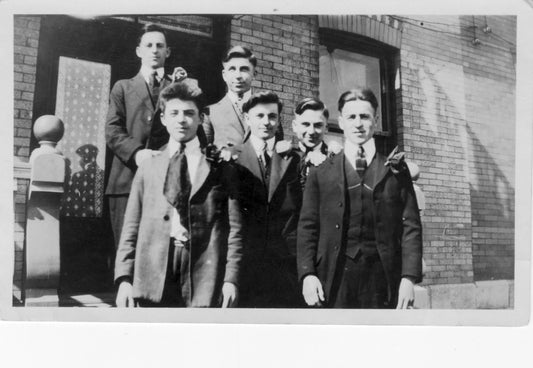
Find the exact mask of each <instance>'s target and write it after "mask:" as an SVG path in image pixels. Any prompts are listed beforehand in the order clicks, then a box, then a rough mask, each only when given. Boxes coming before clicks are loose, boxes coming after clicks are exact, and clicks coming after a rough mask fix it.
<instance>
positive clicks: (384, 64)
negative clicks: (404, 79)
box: [318, 28, 399, 139]
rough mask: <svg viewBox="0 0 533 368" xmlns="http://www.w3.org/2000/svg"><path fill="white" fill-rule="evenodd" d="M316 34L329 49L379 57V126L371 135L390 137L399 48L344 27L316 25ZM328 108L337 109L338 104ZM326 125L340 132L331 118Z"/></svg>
mask: <svg viewBox="0 0 533 368" xmlns="http://www.w3.org/2000/svg"><path fill="white" fill-rule="evenodd" d="M318 34H319V43H320V45H322V46H325V47H326V48H327V50H328V51H329V52H333V50H335V49H340V50H344V51H348V52H353V53H357V54H361V55H366V56H370V57H374V58H378V59H379V69H380V76H381V80H380V85H381V90H380V91H379V92H380V94H381V106H380V113H381V124H382V130H381V131H375V132H374V135H375V136H383V138H385V139H387V138H392V137H393V136H394V128H395V127H394V119H395V115H396V114H395V112H396V108H395V101H396V98H395V88H394V82H395V77H396V75H395V74H396V70H397V69H398V67H397V65H396V60H397V56H398V52H399V50H398V49H397V48H395V47H392V46H389V45H387V44H385V43H382V42H379V41H376V40H373V39H371V38H368V37H365V36H361V35H357V34H354V33H349V32H345V31H339V30H334V29H329V28H319V32H318ZM374 92H376V91H374ZM331 108H335V109H336V108H337V107H336V106H335V107H331ZM328 129H329V131H331V132H333V133H342V130H341V129H340V127H339V125H338V123H335V124H332V123H331V122H330V123H329V126H328Z"/></svg>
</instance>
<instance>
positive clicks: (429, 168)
mask: <svg viewBox="0 0 533 368" xmlns="http://www.w3.org/2000/svg"><path fill="white" fill-rule="evenodd" d="M410 73H411V74H412V76H411V78H410V83H411V85H410V87H411V88H413V89H414V90H416V89H418V90H419V91H420V92H419V93H420V95H421V97H419V98H421V100H420V101H416V100H413V105H412V106H411V105H410V104H409V103H408V104H405V105H406V107H405V109H406V110H407V111H406V113H405V115H406V116H405V117H404V119H405V120H407V121H408V122H409V123H408V124H409V125H407V127H404V128H402V131H405V132H407V131H408V130H409V129H410V128H412V129H413V132H416V131H417V130H419V129H420V130H421V131H424V130H425V131H426V132H425V134H424V133H423V134H421V135H420V136H419V138H417V141H416V142H415V143H414V144H413V146H412V148H411V151H412V152H413V153H414V154H415V158H414V159H415V161H417V162H418V163H419V164H420V166H421V180H420V181H419V184H420V185H421V187H422V189H423V190H424V192H425V193H426V199H427V204H428V206H427V210H426V215H425V216H424V219H423V221H424V250H425V252H426V254H425V256H424V258H425V260H426V263H427V266H428V273H427V277H426V282H427V283H464V282H472V281H479V280H490V279H513V275H514V187H513V185H512V184H511V183H510V182H509V181H508V180H507V179H506V176H505V174H504V172H503V171H502V166H501V165H505V164H506V161H505V159H502V158H498V157H496V159H495V158H494V156H493V154H494V153H493V154H491V152H489V150H488V149H487V147H485V145H484V144H483V143H482V142H481V140H480V139H479V138H478V137H477V136H476V133H475V132H474V130H473V129H472V127H471V126H469V124H471V123H477V122H474V121H470V119H471V118H472V117H473V116H472V115H470V116H469V113H468V111H469V109H470V107H469V101H467V98H468V96H467V93H466V92H465V91H470V90H476V89H477V90H479V89H482V88H480V86H481V87H483V84H479V83H481V82H478V81H477V80H475V79H474V80H470V79H467V78H465V74H464V71H463V67H462V65H458V64H453V63H446V62H441V63H439V62H435V63H434V62H433V61H432V60H430V61H429V62H426V61H424V60H422V61H417V62H414V63H413V67H412V69H411V70H410ZM483 92H485V93H487V92H486V91H480V93H483ZM406 102H407V101H406ZM417 105H418V106H417ZM415 106H416V107H415ZM411 107H412V109H411V111H409V109H410V108H411ZM480 108H483V106H481V107H480ZM486 108H488V106H487V107H486ZM475 113H476V112H475V111H472V112H471V114H475ZM489 124H490V122H489ZM489 124H487V126H486V127H484V129H489V128H490V125H489ZM421 125H423V126H421ZM428 130H429V132H428ZM492 132H493V133H492V134H493V135H497V134H498V133H497V131H496V130H495V129H493V130H492ZM409 133H411V132H409ZM428 133H429V134H428ZM415 134H416V133H415ZM489 134H490V133H489ZM400 140H401V139H400ZM513 147H514V146H513ZM489 148H490V149H491V151H492V152H494V150H495V148H494V147H489ZM496 149H498V148H497V147H496ZM501 149H503V148H501ZM507 172H509V170H507ZM424 174H426V175H427V176H425V175H424ZM444 178H446V179H444ZM466 184H468V185H467V186H466Z"/></svg>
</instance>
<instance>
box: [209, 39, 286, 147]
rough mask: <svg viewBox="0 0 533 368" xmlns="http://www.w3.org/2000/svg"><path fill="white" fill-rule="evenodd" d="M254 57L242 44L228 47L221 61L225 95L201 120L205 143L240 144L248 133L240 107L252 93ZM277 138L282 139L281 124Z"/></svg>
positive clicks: (217, 144) (254, 72)
mask: <svg viewBox="0 0 533 368" xmlns="http://www.w3.org/2000/svg"><path fill="white" fill-rule="evenodd" d="M256 67H257V58H256V57H255V55H254V54H253V53H252V51H251V50H250V49H249V48H247V47H244V46H234V47H231V48H230V49H229V50H228V52H227V53H226V55H225V57H224V59H223V60H222V79H224V82H225V83H226V86H227V93H226V95H225V96H224V97H223V98H222V99H221V100H220V101H218V102H217V103H215V104H213V105H211V106H208V108H207V109H206V115H205V119H204V123H203V127H204V131H205V134H206V137H207V140H208V142H213V143H214V144H215V145H216V146H217V147H224V146H231V145H234V146H235V145H239V144H241V143H242V142H243V140H244V138H245V137H246V136H247V134H248V132H249V128H248V125H247V124H246V122H245V120H244V112H243V106H244V104H245V103H246V101H248V100H249V99H250V96H251V95H252V90H251V89H252V82H253V80H254V78H255V74H256V70H255V68H256ZM277 129H278V131H277V133H276V135H277V137H278V138H280V139H282V138H283V130H282V128H281V125H280V126H279V127H278V128H277Z"/></svg>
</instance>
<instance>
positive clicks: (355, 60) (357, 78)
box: [319, 45, 382, 131]
mask: <svg viewBox="0 0 533 368" xmlns="http://www.w3.org/2000/svg"><path fill="white" fill-rule="evenodd" d="M380 81H381V75H380V68H379V58H375V57H371V56H366V55H362V54H357V53H355V52H349V51H345V50H339V49H335V50H334V51H333V52H332V53H329V52H328V50H327V48H326V47H325V46H323V45H320V70H319V84H320V85H319V91H320V99H321V100H322V101H323V102H324V103H325V104H326V106H327V107H328V109H329V111H330V118H329V124H334V125H337V124H338V122H337V118H338V116H339V112H338V111H337V101H338V99H339V96H340V95H341V93H343V92H346V91H347V90H349V89H352V88H354V87H357V86H366V87H369V88H370V89H371V90H372V91H373V92H374V93H375V94H376V97H377V99H378V103H379V106H380V107H381V88H380V85H381V83H380ZM378 111H379V110H378ZM376 130H377V131H382V124H381V114H378V121H377V129H376Z"/></svg>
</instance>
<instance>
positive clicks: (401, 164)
mask: <svg viewBox="0 0 533 368" xmlns="http://www.w3.org/2000/svg"><path fill="white" fill-rule="evenodd" d="M385 166H389V167H390V169H391V171H392V172H393V173H394V174H398V173H400V172H403V171H405V170H407V164H406V163H405V152H399V150H398V146H396V147H394V149H393V150H392V152H391V153H390V155H389V157H387V161H385Z"/></svg>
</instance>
